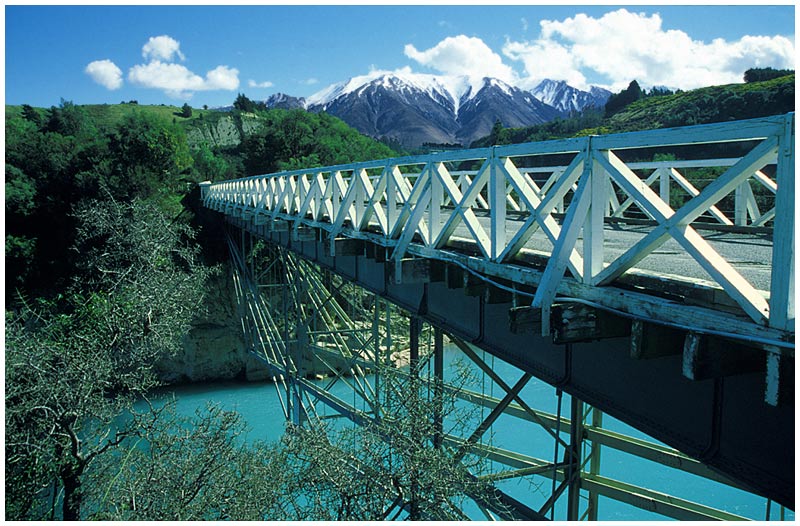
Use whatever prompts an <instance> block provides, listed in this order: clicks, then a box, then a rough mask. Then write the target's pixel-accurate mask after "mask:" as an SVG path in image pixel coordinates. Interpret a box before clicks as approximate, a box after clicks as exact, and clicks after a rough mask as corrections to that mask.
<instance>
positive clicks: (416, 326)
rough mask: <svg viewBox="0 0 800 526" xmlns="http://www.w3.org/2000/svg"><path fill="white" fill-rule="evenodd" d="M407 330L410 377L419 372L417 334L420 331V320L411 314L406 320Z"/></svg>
mask: <svg viewBox="0 0 800 526" xmlns="http://www.w3.org/2000/svg"><path fill="white" fill-rule="evenodd" d="M408 331H409V344H408V346H409V350H408V352H409V357H408V359H409V365H410V369H411V375H412V377H416V376H417V374H419V335H420V332H421V331H422V320H420V319H419V318H417V317H415V316H412V317H411V319H410V320H409V322H408Z"/></svg>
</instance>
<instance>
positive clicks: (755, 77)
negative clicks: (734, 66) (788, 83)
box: [744, 68, 794, 84]
mask: <svg viewBox="0 0 800 526" xmlns="http://www.w3.org/2000/svg"><path fill="white" fill-rule="evenodd" d="M792 74H794V70H793V69H774V68H750V69H748V70H747V71H745V72H744V81H745V82H746V83H748V84H749V83H751V82H764V81H767V80H772V79H777V78H780V77H785V76H786V75H792Z"/></svg>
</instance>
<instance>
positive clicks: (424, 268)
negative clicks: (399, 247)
mask: <svg viewBox="0 0 800 526" xmlns="http://www.w3.org/2000/svg"><path fill="white" fill-rule="evenodd" d="M388 264H389V265H393V266H394V272H393V273H391V275H392V277H393V283H394V284H396V285H399V284H401V283H402V284H412V283H430V281H431V260H429V259H422V258H403V259H400V260H395V261H390V262H389V263H388Z"/></svg>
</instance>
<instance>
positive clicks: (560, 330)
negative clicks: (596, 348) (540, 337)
mask: <svg viewBox="0 0 800 526" xmlns="http://www.w3.org/2000/svg"><path fill="white" fill-rule="evenodd" d="M550 317H551V320H550V324H551V327H552V332H553V343H559V344H560V343H574V342H589V341H594V340H601V339H605V338H621V337H624V336H629V335H630V334H631V322H630V320H629V319H626V318H623V317H621V316H617V315H614V314H612V313H610V312H608V311H604V310H602V309H597V308H595V307H590V306H588V305H583V304H581V303H562V304H556V305H553V307H552V310H551V314H550Z"/></svg>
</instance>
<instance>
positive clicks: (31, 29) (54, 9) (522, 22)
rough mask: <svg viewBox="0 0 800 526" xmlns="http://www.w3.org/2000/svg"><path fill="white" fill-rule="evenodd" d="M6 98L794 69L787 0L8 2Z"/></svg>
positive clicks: (692, 79) (215, 102)
mask: <svg viewBox="0 0 800 526" xmlns="http://www.w3.org/2000/svg"><path fill="white" fill-rule="evenodd" d="M5 25H6V27H5V31H6V32H5V36H6V63H5V65H6V72H5V83H6V89H5V97H6V103H7V104H21V103H28V104H32V105H34V106H51V105H56V104H58V102H59V100H60V98H62V97H63V98H64V99H67V100H72V101H74V102H76V103H78V104H88V103H105V102H107V103H116V102H120V101H122V100H131V99H136V100H138V101H139V102H140V103H146V104H158V103H171V104H178V105H180V104H183V102H186V101H188V102H189V103H190V104H191V105H193V106H196V107H197V106H202V105H203V104H208V105H209V106H212V107H213V106H219V105H228V104H231V103H232V101H233V99H234V98H235V97H236V94H237V93H238V92H244V93H246V94H247V95H248V96H249V97H250V98H252V99H263V98H266V97H268V96H269V95H270V94H273V93H276V92H283V93H288V94H291V95H296V96H308V95H311V94H313V93H315V92H317V91H319V90H321V89H323V88H325V87H326V86H328V85H330V84H332V83H334V82H339V81H343V80H346V79H348V78H349V77H353V76H357V75H364V74H367V73H369V72H370V71H371V70H386V71H393V70H400V69H404V68H405V69H406V70H411V71H413V72H418V73H436V74H448V75H456V74H467V75H472V76H475V75H488V76H497V77H499V78H502V79H503V80H507V81H509V82H513V83H515V84H517V85H520V86H521V87H527V88H531V87H533V86H534V85H535V84H536V83H537V82H538V81H540V80H541V79H542V78H554V79H556V80H566V81H568V82H569V83H570V84H572V85H576V87H582V88H586V87H587V86H588V85H589V84H597V85H602V86H605V87H609V88H611V89H619V88H620V87H622V86H625V85H627V83H628V82H630V81H631V80H633V79H634V78H635V79H636V80H638V81H639V82H640V84H642V85H643V86H652V85H665V86H668V87H673V88H676V87H679V88H683V89H691V88H693V87H698V86H700V85H709V84H717V83H725V82H737V81H740V80H741V75H742V73H743V72H744V70H745V69H747V68H749V67H752V66H756V65H757V66H772V67H778V68H786V67H790V68H794V63H795V50H794V27H795V9H794V7H793V5H790V4H787V5H773V6H722V5H714V6H703V7H700V6H696V7H695V6H655V5H647V6H622V7H620V6H578V5H567V6H559V7H556V6H546V5H528V6H524V5H512V6H480V5H469V6H458V5H445V6H433V7H428V6H386V7H384V6H365V5H352V6H232V7H216V6H172V7H160V6H129V7H110V6H7V7H6V8H5Z"/></svg>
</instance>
